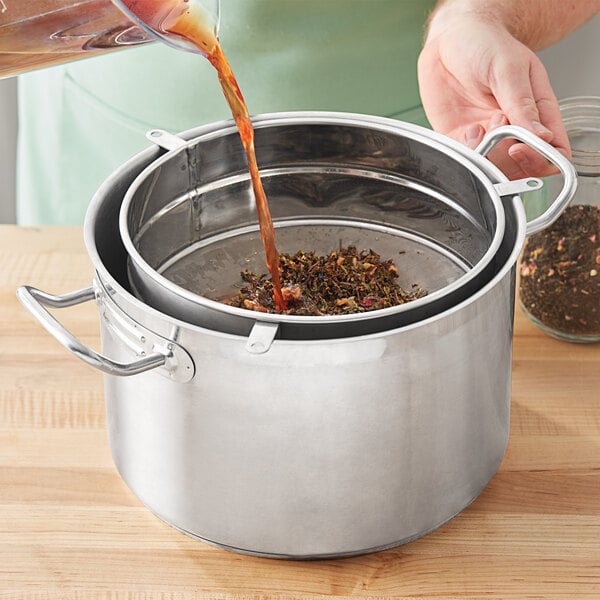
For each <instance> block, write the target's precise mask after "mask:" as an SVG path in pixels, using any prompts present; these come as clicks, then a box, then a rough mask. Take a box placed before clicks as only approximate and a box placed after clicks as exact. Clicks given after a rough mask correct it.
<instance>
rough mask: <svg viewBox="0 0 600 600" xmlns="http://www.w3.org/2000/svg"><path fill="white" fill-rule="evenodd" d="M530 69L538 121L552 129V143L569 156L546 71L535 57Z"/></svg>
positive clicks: (558, 110) (562, 125)
mask: <svg viewBox="0 0 600 600" xmlns="http://www.w3.org/2000/svg"><path fill="white" fill-rule="evenodd" d="M530 70H531V89H532V91H533V97H534V98H535V101H536V105H537V109H538V114H539V116H540V122H541V123H542V124H543V125H544V126H545V127H547V128H548V129H550V130H551V131H552V140H551V142H552V145H553V146H554V147H555V148H557V149H558V150H559V151H560V152H562V153H563V154H564V155H565V156H566V157H567V158H570V157H571V148H570V144H569V137H568V135H567V130H566V129H565V125H564V123H563V119H562V115H561V113H560V108H559V106H558V100H557V99H556V96H555V94H554V90H553V89H552V85H551V83H550V78H549V77H548V73H547V72H546V69H545V68H544V65H543V64H542V62H541V61H540V60H539V59H538V58H537V57H536V58H535V59H533V61H532V65H531V69H530Z"/></svg>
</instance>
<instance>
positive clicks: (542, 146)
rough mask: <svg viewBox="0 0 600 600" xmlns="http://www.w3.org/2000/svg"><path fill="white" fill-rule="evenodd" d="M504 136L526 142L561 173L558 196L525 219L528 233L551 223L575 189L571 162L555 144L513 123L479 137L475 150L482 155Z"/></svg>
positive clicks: (575, 177)
mask: <svg viewBox="0 0 600 600" xmlns="http://www.w3.org/2000/svg"><path fill="white" fill-rule="evenodd" d="M505 139H514V140H518V141H519V142H523V143H525V144H527V145H528V146H530V147H531V148H533V149H534V150H536V151H537V152H539V153H540V154H541V155H542V156H543V157H544V158H546V159H548V160H549V161H550V162H551V163H552V164H553V165H554V166H555V167H557V168H558V170H559V171H560V173H561V175H562V177H563V187H562V189H561V190H560V192H559V193H558V196H556V198H555V199H554V201H553V202H552V203H551V204H550V206H548V208H547V209H546V210H545V211H544V212H543V213H542V214H541V215H540V216H539V217H536V218H535V219H532V220H531V221H529V222H528V223H527V229H526V234H527V235H531V234H533V233H537V232H538V231H541V230H542V229H545V228H546V227H548V225H551V224H552V223H554V221H556V219H558V217H559V216H560V215H561V213H562V212H563V210H564V209H565V208H567V206H568V204H569V202H570V201H571V198H573V195H574V194H575V190H576V189H577V172H576V171H575V167H574V166H573V165H572V164H571V162H570V161H569V160H568V159H567V158H565V157H564V156H563V155H562V154H561V153H560V152H559V151H558V150H556V148H554V147H552V146H551V145H550V144H548V143H546V142H544V140H542V139H540V138H539V137H537V135H534V134H533V133H531V132H530V131H527V129H524V128H523V127H518V126H516V125H505V126H503V127H498V129H494V130H493V131H492V132H490V133H488V134H487V135H486V136H485V137H484V138H483V141H482V142H481V143H480V144H479V146H477V148H476V149H475V151H476V152H478V153H479V154H481V155H483V156H486V155H487V154H488V152H489V151H490V150H491V149H492V148H493V147H494V146H495V145H496V144H497V143H498V142H500V141H502V140H505Z"/></svg>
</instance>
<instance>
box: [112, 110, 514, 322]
mask: <svg viewBox="0 0 600 600" xmlns="http://www.w3.org/2000/svg"><path fill="white" fill-rule="evenodd" d="M252 123H253V125H254V127H255V129H262V128H265V127H269V126H273V125H276V126H284V125H289V124H303V123H305V124H310V125H332V124H333V125H337V124H339V125H354V126H359V127H368V128H370V129H376V130H377V131H383V132H388V133H395V132H400V133H401V132H403V131H405V132H408V133H410V135H411V136H412V137H413V138H416V139H417V140H418V141H419V142H421V143H423V144H425V145H428V146H430V147H433V148H434V149H436V150H438V151H441V152H443V153H445V154H450V155H451V157H452V158H455V159H456V160H457V162H460V160H459V159H460V158H466V159H467V162H466V164H465V163H462V162H461V164H462V165H463V166H464V167H465V168H467V169H468V170H469V171H471V173H473V175H474V176H475V177H476V178H477V179H478V181H480V182H481V183H482V184H483V185H484V186H485V188H486V190H487V192H488V194H489V196H490V198H491V201H492V204H493V207H494V210H495V214H496V229H495V231H494V234H493V237H492V239H491V241H490V244H489V247H488V248H487V250H486V252H485V253H484V254H483V256H482V257H481V258H480V259H479V260H478V261H477V263H475V264H474V265H473V267H472V268H470V269H469V270H468V271H466V272H465V273H464V274H463V275H461V276H460V277H458V278H457V279H456V280H454V281H453V282H452V283H450V284H448V285H446V286H444V287H442V288H440V289H438V290H435V291H433V292H431V293H429V294H427V295H426V296H424V297H422V298H419V299H416V300H412V301H410V302H407V303H404V304H400V305H398V306H392V307H389V308H383V309H378V310H373V311H366V312H363V313H353V314H345V315H324V316H304V315H285V314H279V313H262V312H256V311H250V310H248V309H244V308H238V307H234V306H229V305H226V304H223V303H222V302H219V301H217V300H211V299H209V298H206V297H205V296H201V295H199V294H196V293H194V292H191V291H189V290H187V289H185V288H183V287H181V286H179V285H177V284H176V283H174V282H172V281H171V280H169V279H167V278H166V277H165V276H164V275H162V274H160V273H159V272H158V271H156V270H155V269H154V268H152V267H151V266H150V265H149V264H148V263H147V262H146V260H145V259H144V257H143V256H142V255H141V254H140V253H139V252H138V250H137V248H136V247H135V244H134V243H133V240H132V238H131V235H130V234H129V228H128V218H127V217H128V213H129V208H130V206H131V202H132V199H133V194H134V191H135V189H136V188H137V186H138V185H139V183H141V182H142V181H144V180H145V179H146V178H147V176H148V175H149V174H150V173H152V172H153V171H155V170H156V168H157V167H160V166H161V165H162V164H163V163H165V162H167V161H169V160H171V159H173V157H174V156H176V155H177V154H179V153H180V152H185V151H186V150H187V148H189V147H190V146H192V145H194V144H195V143H197V142H198V141H199V140H200V139H202V140H210V139H212V138H214V137H221V136H223V135H226V134H230V133H234V132H237V127H236V125H235V122H234V121H233V119H228V120H225V121H220V122H216V123H212V124H208V125H205V126H201V127H199V128H196V129H193V130H189V131H187V132H184V134H190V135H191V137H188V135H181V136H180V137H182V138H183V139H185V140H186V142H187V143H186V144H184V145H182V146H180V147H178V148H175V149H173V150H169V151H167V152H166V153H164V154H163V155H161V156H160V157H159V158H158V159H156V160H155V161H152V162H151V163H150V164H148V165H147V166H146V167H145V168H144V169H143V170H142V171H141V172H140V173H138V175H137V176H136V177H135V179H134V180H133V182H132V183H131V185H130V186H129V188H128V190H127V191H126V193H125V196H124V198H123V202H122V204H121V208H120V214H119V231H120V235H121V240H122V242H123V244H124V246H125V249H126V251H127V254H128V256H129V257H130V260H132V261H133V263H134V264H135V265H136V268H139V269H141V270H142V271H143V273H144V276H145V277H148V278H149V280H151V281H153V282H154V283H156V284H158V285H159V286H160V287H161V288H163V289H165V290H166V291H167V292H168V293H169V294H172V295H173V297H174V299H176V298H177V297H179V298H182V299H184V300H186V301H187V302H191V303H194V304H196V305H198V308H199V310H203V309H208V310H213V311H217V312H219V313H221V314H225V315H231V316H232V317H237V318H242V319H245V320H247V321H251V322H256V321H262V322H270V323H274V324H275V323H281V324H286V323H294V324H297V325H307V326H319V325H331V324H338V325H340V324H343V323H352V322H356V321H364V320H376V319H384V318H389V317H391V316H393V315H396V314H398V313H403V312H409V311H411V310H414V309H417V308H419V307H421V306H423V305H428V304H431V303H432V302H435V301H436V300H439V299H440V298H445V297H447V296H449V295H452V294H455V293H457V292H458V291H459V290H460V289H461V288H463V287H464V286H465V285H466V284H467V283H468V282H470V281H472V280H473V279H475V278H476V277H477V276H478V275H479V274H480V273H481V272H482V271H483V270H484V269H485V268H486V267H487V266H488V265H489V263H490V262H491V261H492V259H493V257H494V256H495V254H496V253H497V251H498V249H499V247H500V244H501V242H502V239H503V237H504V230H505V207H504V204H503V201H502V198H501V197H500V195H499V194H498V192H497V190H496V189H495V188H494V183H499V182H502V181H508V180H507V178H506V177H505V176H504V175H503V174H502V173H501V172H498V173H499V174H500V175H501V177H499V181H496V182H495V181H492V179H491V178H490V177H489V176H488V175H487V174H486V172H485V170H484V169H482V168H481V167H482V163H483V161H486V162H489V161H487V159H485V157H484V156H482V155H481V154H479V153H477V152H476V151H474V150H470V149H469V148H468V147H466V146H463V145H462V144H458V142H454V140H451V139H450V138H448V137H447V136H444V135H442V134H439V133H436V132H433V131H431V130H429V129H425V128H424V127H421V126H419V125H414V124H411V123H405V122H403V121H398V120H395V119H390V118H387V117H377V116H373V115H362V114H358V113H345V112H328V111H297V112H279V113H265V114H261V115H256V116H254V117H252ZM449 142H453V143H449ZM463 149H466V150H468V152H464V151H462V150H463Z"/></svg>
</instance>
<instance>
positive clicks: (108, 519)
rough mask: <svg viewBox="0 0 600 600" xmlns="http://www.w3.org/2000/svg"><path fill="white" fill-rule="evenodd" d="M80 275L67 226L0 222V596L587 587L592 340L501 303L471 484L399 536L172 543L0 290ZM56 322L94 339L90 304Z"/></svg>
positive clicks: (594, 378)
mask: <svg viewBox="0 0 600 600" xmlns="http://www.w3.org/2000/svg"><path fill="white" fill-rule="evenodd" d="M91 278H92V265H91V262H90V261H89V259H88V257H87V254H86V251H85V248H84V245H83V235H82V230H81V228H43V229H33V228H20V227H17V226H1V227H0V294H1V303H0V307H1V308H0V311H1V312H0V314H1V334H0V599H2V600H6V599H11V600H34V599H35V600H42V599H52V600H59V599H60V600H63V599H75V600H80V599H83V598H86V599H87V598H90V599H100V598H107V599H110V600H154V599H157V600H158V599H160V600H183V599H187V598H190V599H192V598H193V599H200V598H216V599H224V598H265V599H266V598H279V599H284V598H285V599H292V598H321V599H322V598H328V599H336V598H345V597H349V596H351V597H356V598H379V597H381V598H448V599H451V598H484V597H485V598H503V599H514V600H517V599H518V600H522V599H524V598H569V599H570V598H596V599H597V598H600V344H598V345H588V346H586V345H577V344H568V343H564V342H559V341H556V340H553V339H551V338H549V337H546V336H545V335H543V334H542V333H541V332H540V331H539V330H537V329H536V328H535V327H533V326H532V325H530V324H529V323H528V322H527V321H526V319H525V318H524V317H523V316H522V314H521V313H520V311H518V310H517V314H516V322H515V334H514V363H513V364H514V370H513V387H512V415H511V436H510V442H509V447H508V451H507V454H506V457H505V459H504V462H503V463H502V466H501V468H500V470H499V472H498V473H497V475H496V476H495V477H494V478H493V479H492V481H491V483H490V484H489V486H488V487H487V488H486V489H485V490H484V492H483V493H482V494H481V496H480V497H479V498H478V499H477V500H476V501H475V502H474V503H473V504H472V505H471V506H470V507H469V508H468V509H467V510H465V511H464V512H463V513H462V514H461V515H459V516H458V517H457V518H456V519H454V520H453V521H452V522H450V523H449V524H447V525H446V526H444V527H442V528H441V529H439V530H437V531H436V532H434V533H432V534H430V535H428V536H426V537H424V538H422V539H420V540H417V541H415V542H412V543H410V544H407V545H405V546H401V547H399V548H395V549H392V550H388V551H385V552H379V553H376V554H371V555H367V556H360V557H354V558H346V559H337V560H329V561H313V562H293V561H281V560H279V561H275V560H268V559H261V558H254V557H248V556H241V555H236V554H232V553H230V552H227V551H225V550H221V549H218V548H213V547H210V546H207V545H205V544H203V543H201V542H198V541H195V540H193V539H190V538H188V537H186V536H185V535H183V534H181V533H179V532H177V531H175V530H174V529H172V528H171V527H169V526H168V525H166V524H164V523H163V522H161V521H159V520H158V519H157V518H156V517H154V516H153V515H152V514H151V513H150V512H149V511H148V510H147V509H146V508H144V507H143V506H142V505H141V504H140V502H139V501H138V500H137V498H136V497H135V496H134V495H133V494H132V493H131V492H130V491H129V489H128V488H127V487H126V486H125V484H124V483H123V481H122V480H121V479H120V477H119V475H118V473H117V471H116V469H115V468H114V466H113V463H112V460H111V457H110V453H109V449H108V443H107V436H106V431H105V416H104V401H103V389H102V376H101V375H100V373H98V372H97V371H95V370H94V369H92V368H91V367H88V366H87V365H84V364H83V363H81V362H80V361H78V360H77V359H76V358H74V357H72V356H71V355H69V354H68V353H67V352H66V351H65V350H63V349H62V348H61V347H60V346H59V345H58V343H57V342H56V341H55V340H54V339H53V338H51V337H50V336H49V335H48V334H47V333H46V332H45V331H44V330H43V329H42V328H41V326H40V325H38V324H37V323H36V322H34V321H33V319H32V318H31V317H30V316H29V315H28V313H27V312H26V311H25V310H24V309H23V308H22V307H21V305H20V304H19V303H18V302H17V300H16V298H15V289H16V288H17V287H18V286H19V285H21V284H24V283H26V284H30V285H35V286H36V287H40V288H41V289H43V290H45V291H49V292H54V293H64V292H68V291H73V290H76V289H79V288H83V287H87V286H88V285H89V284H90V283H91ZM60 319H61V321H62V322H63V323H64V324H65V325H67V326H68V327H69V328H71V329H72V331H73V332H74V333H76V334H77V335H78V336H79V337H80V338H82V339H83V340H84V341H85V342H86V343H88V344H90V345H91V346H93V347H96V348H98V347H99V336H98V316H97V312H96V308H95V305H94V304H93V303H88V304H84V305H82V306H79V307H74V308H71V309H66V310H63V311H61V314H60Z"/></svg>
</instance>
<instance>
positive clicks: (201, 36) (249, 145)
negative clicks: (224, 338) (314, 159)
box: [123, 0, 287, 311]
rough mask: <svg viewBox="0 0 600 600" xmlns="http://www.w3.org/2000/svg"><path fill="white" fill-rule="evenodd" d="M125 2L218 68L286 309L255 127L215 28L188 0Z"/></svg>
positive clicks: (278, 302)
mask: <svg viewBox="0 0 600 600" xmlns="http://www.w3.org/2000/svg"><path fill="white" fill-rule="evenodd" d="M123 4H125V5H126V6H127V7H128V8H129V10H131V12H133V13H134V14H136V15H137V16H138V17H139V18H140V19H141V20H142V21H143V22H144V23H146V24H147V25H148V26H150V27H151V28H152V29H154V30H155V31H158V32H160V33H164V34H167V35H171V36H173V35H175V36H179V37H181V38H183V39H184V40H186V41H188V42H191V44H193V45H194V46H195V47H196V48H197V49H198V50H199V52H200V53H202V54H204V55H205V56H206V58H207V59H208V60H209V62H210V63H211V64H212V65H213V67H214V68H215V69H216V70H217V74H218V77H219V82H220V84H221V88H222V90H223V94H224V95H225V99H226V100H227V103H228V104H229V108H230V109H231V114H232V115H233V118H234V119H235V122H236V125H237V127H238V130H239V132H240V138H241V140H242V145H243V147H244V151H245V153H246V157H247V159H248V169H249V171H250V177H251V179H252V187H253V189H254V196H255V198H256V210H257V213H258V224H259V228H260V235H261V239H262V243H263V246H264V248H265V254H266V262H267V268H268V269H269V272H270V273H271V279H272V281H273V295H274V299H275V307H276V309H277V310H278V311H283V310H286V308H287V307H286V303H285V300H284V298H283V293H282V290H281V279H280V277H279V253H278V252H277V248H276V247H275V232H274V229H273V220H272V218H271V212H270V210H269V205H268V203H267V197H266V195H265V191H264V188H263V185H262V182H261V179H260V174H259V171H258V164H257V162H256V153H255V150H254V128H253V127H252V122H251V120H250V116H249V114H248V108H247V106H246V102H245V101H244V97H243V96H242V92H241V91H240V88H239V86H238V83H237V81H236V79H235V76H234V74H233V71H232V70H231V67H230V65H229V62H228V61H227V58H226V57H225V54H224V53H223V50H222V49H221V46H220V44H219V41H218V40H217V38H216V36H215V35H214V34H213V33H212V31H210V30H209V29H208V28H207V27H206V26H205V25H204V23H202V21H201V20H199V19H198V18H197V17H196V16H195V15H194V14H193V13H192V12H191V11H190V10H189V9H188V6H187V2H186V0H175V1H174V2H164V0H124V1H123Z"/></svg>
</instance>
